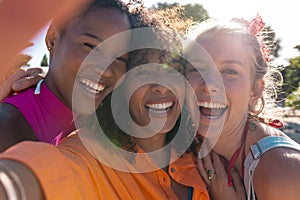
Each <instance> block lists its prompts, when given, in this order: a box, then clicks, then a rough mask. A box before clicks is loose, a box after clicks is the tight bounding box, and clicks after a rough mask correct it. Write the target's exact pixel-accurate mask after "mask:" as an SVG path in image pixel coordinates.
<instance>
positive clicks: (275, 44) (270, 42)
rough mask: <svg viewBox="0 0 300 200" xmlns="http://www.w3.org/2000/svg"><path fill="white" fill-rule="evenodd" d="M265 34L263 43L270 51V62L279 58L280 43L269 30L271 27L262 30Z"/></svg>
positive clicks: (273, 32)
mask: <svg viewBox="0 0 300 200" xmlns="http://www.w3.org/2000/svg"><path fill="white" fill-rule="evenodd" d="M263 32H264V33H265V34H264V35H265V38H264V43H265V44H266V45H267V46H268V48H269V49H270V54H271V55H272V56H271V60H272V59H274V58H277V57H279V53H278V52H279V50H280V49H281V46H280V42H281V40H280V39H278V38H276V33H275V31H274V30H273V29H272V28H271V26H267V27H265V28H264V29H263Z"/></svg>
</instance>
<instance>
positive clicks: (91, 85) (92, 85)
mask: <svg viewBox="0 0 300 200" xmlns="http://www.w3.org/2000/svg"><path fill="white" fill-rule="evenodd" d="M79 81H80V82H81V83H82V84H83V85H85V86H88V87H86V89H87V90H88V91H90V92H92V93H94V94H97V93H100V92H101V91H103V90H104V88H105V86H104V85H100V84H98V83H96V82H93V81H91V80H89V79H84V78H81V79H80V80H79Z"/></svg>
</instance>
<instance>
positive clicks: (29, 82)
mask: <svg viewBox="0 0 300 200" xmlns="http://www.w3.org/2000/svg"><path fill="white" fill-rule="evenodd" d="M41 79H43V77H42V76H39V75H36V76H29V77H25V78H22V79H20V80H17V81H15V82H14V83H13V84H12V90H14V91H16V92H19V91H21V90H24V89H27V88H29V87H32V86H34V85H36V84H37V83H38V82H39V81H40V80H41Z"/></svg>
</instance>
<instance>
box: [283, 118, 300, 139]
mask: <svg viewBox="0 0 300 200" xmlns="http://www.w3.org/2000/svg"><path fill="white" fill-rule="evenodd" d="M282 121H283V123H284V127H283V128H282V129H281V130H282V131H283V132H284V133H286V134H287V135H288V136H290V137H291V138H292V139H294V140H295V141H297V142H298V143H300V116H293V117H292V116H289V117H284V118H283V119H282Z"/></svg>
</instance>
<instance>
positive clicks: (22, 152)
mask: <svg viewBox="0 0 300 200" xmlns="http://www.w3.org/2000/svg"><path fill="white" fill-rule="evenodd" d="M0 158H7V159H13V160H17V161H19V162H22V163H24V164H25V165H26V166H28V167H29V168H30V169H31V170H32V171H33V172H34V173H35V174H36V176H37V178H38V180H39V182H40V184H41V187H42V189H43V191H44V194H45V196H46V199H50V200H52V199H55V200H59V199H74V200H75V199H89V200H93V199H105V200H107V199H113V200H115V199H134V200H137V199H138V200H142V199H177V197H176V195H175V193H174V192H173V190H172V188H171V180H170V177H169V175H168V174H167V173H166V172H165V171H163V170H162V169H158V170H155V171H152V172H146V173H128V172H122V171H118V170H115V169H112V168H110V167H107V166H106V165H104V164H102V163H101V162H99V161H98V160H97V159H95V158H94V157H93V156H92V155H91V154H90V152H89V151H87V150H86V148H85V147H84V145H83V144H82V142H81V140H80V138H79V137H78V135H77V134H75V135H71V136H69V137H68V138H67V139H66V140H64V141H63V142H62V143H61V144H60V145H59V146H57V147H55V146H53V145H50V144H46V143H41V142H22V143H20V144H18V145H15V146H13V147H11V148H10V149H8V150H7V151H6V152H5V153H2V154H0ZM194 160H195V159H194V157H193V155H191V154H187V153H186V154H184V155H183V156H182V157H180V158H179V159H178V160H176V161H175V162H173V163H172V164H170V165H169V174H170V176H171V177H172V178H173V179H174V180H175V181H176V182H178V183H180V184H182V185H186V186H191V187H193V188H194V192H193V199H197V200H207V199H209V197H208V193H207V190H206V187H205V184H204V182H203V181H202V179H201V178H200V175H199V173H198V171H197V169H196V166H195V162H194Z"/></svg>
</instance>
